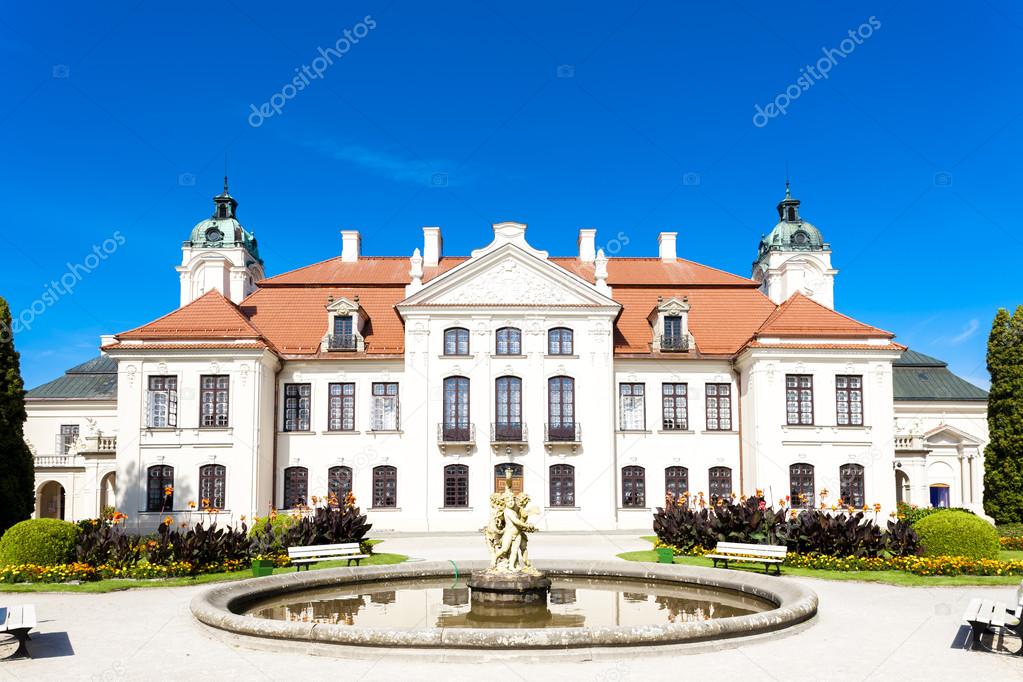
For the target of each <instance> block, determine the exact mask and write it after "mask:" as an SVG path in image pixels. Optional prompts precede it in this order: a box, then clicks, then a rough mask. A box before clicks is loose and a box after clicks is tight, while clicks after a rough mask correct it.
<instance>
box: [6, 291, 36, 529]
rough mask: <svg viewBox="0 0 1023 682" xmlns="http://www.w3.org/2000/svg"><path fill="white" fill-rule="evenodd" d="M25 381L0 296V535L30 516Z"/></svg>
mask: <svg viewBox="0 0 1023 682" xmlns="http://www.w3.org/2000/svg"><path fill="white" fill-rule="evenodd" d="M24 426H25V385H24V383H23V382H22V380H21V367H20V365H19V362H18V353H17V352H16V351H15V350H14V333H13V331H12V328H11V309H10V307H9V306H8V305H7V301H5V300H4V299H3V298H0V535H3V533H4V531H6V530H7V529H8V528H10V527H11V526H13V525H14V524H15V523H17V522H19V521H24V520H25V519H27V518H29V517H30V516H32V508H33V507H34V506H35V494H34V488H35V473H34V470H33V463H32V453H31V452H30V451H29V449H28V445H26V444H25V437H24Z"/></svg>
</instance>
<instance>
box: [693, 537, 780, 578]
mask: <svg viewBox="0 0 1023 682" xmlns="http://www.w3.org/2000/svg"><path fill="white" fill-rule="evenodd" d="M788 552H789V550H788V548H786V547H785V546H784V545H748V544H745V543H742V542H719V543H718V544H717V546H716V547H715V548H714V551H713V552H712V553H710V554H706V555H704V556H706V557H707V558H708V559H711V560H713V562H714V568H717V566H718V562H719V561H720V562H722V563H723V564H724V565H725V568H728V562H729V561H745V562H749V563H754V564H761V563H762V564H763V565H764V573H770V569H771V565H772V564H773V565H774V570H775V573H777V574H778V575H781V565H782V562H783V561H785V556H786V555H787V554H788Z"/></svg>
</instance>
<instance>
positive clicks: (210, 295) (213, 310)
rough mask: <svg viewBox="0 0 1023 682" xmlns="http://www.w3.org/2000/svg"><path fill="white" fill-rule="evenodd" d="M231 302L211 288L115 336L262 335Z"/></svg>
mask: <svg viewBox="0 0 1023 682" xmlns="http://www.w3.org/2000/svg"><path fill="white" fill-rule="evenodd" d="M262 336H263V335H262V334H260V332H259V330H257V329H256V328H255V327H253V326H252V324H251V323H250V322H249V319H248V318H247V317H246V316H245V315H243V314H242V313H241V311H240V310H238V307H237V306H235V304H234V303H232V302H231V301H229V300H227V299H226V298H224V296H223V294H221V293H220V292H219V291H217V290H216V289H211V290H209V291H207V292H206V293H205V294H203V295H202V296H200V297H199V298H197V299H195V300H194V301H192V302H191V303H189V304H188V305H186V306H183V307H181V308H178V309H177V310H175V311H174V312H172V313H168V314H167V315H164V316H163V317H161V318H159V319H157V320H154V321H152V322H150V323H149V324H145V325H142V326H141V327H137V328H135V329H132V330H130V331H126V332H122V333H120V334H118V335H117V338H118V339H125V340H128V339H147V340H152V339H190V340H194V339H261V338H262Z"/></svg>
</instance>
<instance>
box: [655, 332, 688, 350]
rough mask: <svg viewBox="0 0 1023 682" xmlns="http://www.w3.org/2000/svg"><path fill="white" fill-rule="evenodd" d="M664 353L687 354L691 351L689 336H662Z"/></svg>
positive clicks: (661, 342) (661, 346)
mask: <svg viewBox="0 0 1023 682" xmlns="http://www.w3.org/2000/svg"><path fill="white" fill-rule="evenodd" d="M660 349H661V352H662V353H685V352H686V351H688V350H689V337H688V336H678V335H672V336H662V337H661V341H660Z"/></svg>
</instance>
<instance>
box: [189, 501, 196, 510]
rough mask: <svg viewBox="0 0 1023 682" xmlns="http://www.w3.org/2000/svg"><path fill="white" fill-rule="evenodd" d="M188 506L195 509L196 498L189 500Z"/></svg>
mask: <svg viewBox="0 0 1023 682" xmlns="http://www.w3.org/2000/svg"><path fill="white" fill-rule="evenodd" d="M188 508H189V509H195V500H189V501H188Z"/></svg>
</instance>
